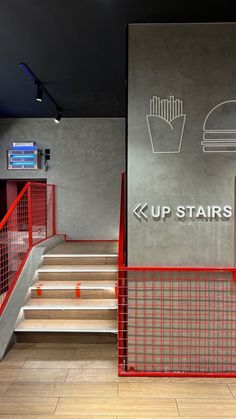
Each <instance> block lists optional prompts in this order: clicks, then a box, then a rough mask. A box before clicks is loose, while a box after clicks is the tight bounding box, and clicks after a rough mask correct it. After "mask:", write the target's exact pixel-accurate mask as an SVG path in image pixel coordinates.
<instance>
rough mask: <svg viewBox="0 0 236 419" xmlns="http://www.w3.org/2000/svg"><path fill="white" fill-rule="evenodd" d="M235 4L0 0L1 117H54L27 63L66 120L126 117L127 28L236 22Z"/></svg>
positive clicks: (122, 0) (145, 0)
mask: <svg viewBox="0 0 236 419" xmlns="http://www.w3.org/2000/svg"><path fill="white" fill-rule="evenodd" d="M233 5H234V2H233V1H231V2H229V1H228V2H227V1H224V2H223V3H222V2H219V4H217V2H216V1H207V0H205V1H202V0H199V1H193V0H192V1H191V0H188V1H182V0H172V1H171V0H168V1H165V0H162V1H157V0H142V1H141V0H0V60H1V66H0V116H1V117H43V116H46V117H47V116H52V115H53V114H54V112H55V111H54V107H53V106H52V105H51V104H50V102H49V101H48V100H45V101H43V102H42V103H38V102H36V101H35V99H34V97H35V87H34V85H33V83H32V82H31V81H30V80H29V79H28V78H27V77H26V76H25V74H24V73H23V72H22V70H21V69H20V67H19V63H20V62H25V63H27V64H28V65H29V67H30V68H31V69H32V70H33V71H34V73H35V74H36V75H37V76H38V78H39V79H40V80H42V81H43V83H44V84H45V87H46V88H47V89H48V90H49V92H50V93H52V95H53V96H54V97H55V99H56V100H57V101H58V103H59V104H60V105H61V106H62V107H63V109H64V115H65V116H67V117H123V116H124V115H125V73H126V71H125V60H126V35H125V25H126V24H127V23H137V22H142V23H146V22H191V21H192V22H204V21H206V22H207V21H209V22H214V21H219V22H220V21H221V22H222V21H234V20H236V19H235V15H234V14H233Z"/></svg>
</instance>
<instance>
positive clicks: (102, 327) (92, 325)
mask: <svg viewBox="0 0 236 419" xmlns="http://www.w3.org/2000/svg"><path fill="white" fill-rule="evenodd" d="M15 331H16V332H91V333H94V332H95V333H117V322H116V320H73V319H68V320H58V319H50V320H41V319H24V320H22V321H21V323H20V324H19V325H18V326H17V327H16V329H15Z"/></svg>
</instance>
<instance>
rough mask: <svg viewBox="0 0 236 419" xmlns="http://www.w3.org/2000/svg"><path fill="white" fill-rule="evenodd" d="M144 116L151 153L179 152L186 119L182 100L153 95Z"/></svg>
mask: <svg viewBox="0 0 236 419" xmlns="http://www.w3.org/2000/svg"><path fill="white" fill-rule="evenodd" d="M146 118H147V125H148V132H149V137H150V141H151V146H152V151H153V153H180V151H181V146H182V139H183V133H184V127H185V120H186V114H185V113H183V101H182V100H180V99H175V97H174V96H170V99H161V98H160V97H158V96H153V97H152V99H151V100H150V113H149V115H146Z"/></svg>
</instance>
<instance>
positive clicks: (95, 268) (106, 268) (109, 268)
mask: <svg viewBox="0 0 236 419" xmlns="http://www.w3.org/2000/svg"><path fill="white" fill-rule="evenodd" d="M117 271H118V268H117V266H115V265H68V266H67V265H65V266H64V265H43V266H40V268H38V269H37V272H105V273H106V272H117Z"/></svg>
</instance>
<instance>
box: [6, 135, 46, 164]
mask: <svg viewBox="0 0 236 419" xmlns="http://www.w3.org/2000/svg"><path fill="white" fill-rule="evenodd" d="M7 159H8V166H7V167H8V169H9V170H37V169H39V168H40V151H39V149H38V147H37V145H36V144H35V143H33V142H24V143H20V142H19V143H17V142H15V143H13V145H12V147H11V148H10V149H9V150H8V154H7Z"/></svg>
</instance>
